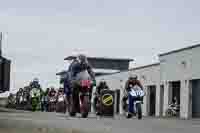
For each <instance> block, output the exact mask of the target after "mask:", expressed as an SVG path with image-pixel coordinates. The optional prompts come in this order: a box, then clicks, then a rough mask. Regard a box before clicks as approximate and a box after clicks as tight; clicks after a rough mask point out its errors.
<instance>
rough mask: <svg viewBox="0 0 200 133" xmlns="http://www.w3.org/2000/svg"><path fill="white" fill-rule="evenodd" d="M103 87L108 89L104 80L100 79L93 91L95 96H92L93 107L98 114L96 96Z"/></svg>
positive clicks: (97, 96) (98, 95)
mask: <svg viewBox="0 0 200 133" xmlns="http://www.w3.org/2000/svg"><path fill="white" fill-rule="evenodd" d="M103 89H107V90H108V89H109V87H108V85H107V83H106V81H104V80H102V81H100V83H99V85H98V86H97V87H96V92H95V97H94V109H95V110H96V114H97V115H98V114H99V110H98V107H97V104H98V102H99V101H98V98H99V97H100V94H101V90H103Z"/></svg>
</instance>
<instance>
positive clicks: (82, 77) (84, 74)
mask: <svg viewBox="0 0 200 133" xmlns="http://www.w3.org/2000/svg"><path fill="white" fill-rule="evenodd" d="M76 80H77V81H81V80H91V77H90V75H89V73H88V71H87V70H85V71H82V72H80V73H78V74H77V76H76Z"/></svg>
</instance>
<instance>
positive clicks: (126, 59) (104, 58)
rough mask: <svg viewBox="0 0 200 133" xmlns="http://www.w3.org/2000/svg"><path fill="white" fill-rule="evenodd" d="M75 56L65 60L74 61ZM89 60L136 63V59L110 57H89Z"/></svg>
mask: <svg viewBox="0 0 200 133" xmlns="http://www.w3.org/2000/svg"><path fill="white" fill-rule="evenodd" d="M74 58H75V56H68V57H66V58H64V60H72V59H74ZM87 58H88V59H103V60H120V61H129V62H131V61H134V59H130V58H110V57H87Z"/></svg>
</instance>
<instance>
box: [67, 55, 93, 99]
mask: <svg viewBox="0 0 200 133" xmlns="http://www.w3.org/2000/svg"><path fill="white" fill-rule="evenodd" d="M84 70H87V72H88V74H89V76H90V78H91V79H92V81H93V85H95V84H96V81H95V74H94V72H93V70H92V67H91V66H90V64H89V63H88V61H87V57H86V56H85V55H82V54H80V55H78V56H77V58H76V59H75V60H74V61H73V62H72V64H71V65H70V67H69V71H70V78H71V89H72V93H73V94H77V89H76V88H78V87H79V85H78V84H77V80H76V77H77V74H79V73H80V72H82V71H84ZM75 96H77V95H75ZM91 97H92V88H91V89H90V101H91Z"/></svg>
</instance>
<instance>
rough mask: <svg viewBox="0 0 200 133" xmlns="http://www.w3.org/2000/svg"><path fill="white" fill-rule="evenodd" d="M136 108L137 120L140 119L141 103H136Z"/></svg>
mask: <svg viewBox="0 0 200 133" xmlns="http://www.w3.org/2000/svg"><path fill="white" fill-rule="evenodd" d="M136 108H137V114H138V115H137V116H138V120H141V119H142V105H141V103H137V104H136Z"/></svg>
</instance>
